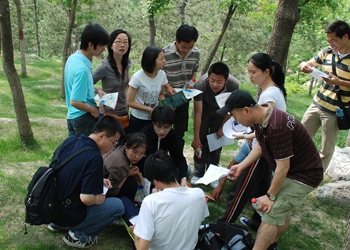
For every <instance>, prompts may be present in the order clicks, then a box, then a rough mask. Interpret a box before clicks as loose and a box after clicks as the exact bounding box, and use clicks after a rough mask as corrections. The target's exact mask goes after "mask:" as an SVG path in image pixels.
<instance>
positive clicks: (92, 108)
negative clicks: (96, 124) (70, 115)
mask: <svg viewBox="0 0 350 250" xmlns="http://www.w3.org/2000/svg"><path fill="white" fill-rule="evenodd" d="M70 104H71V105H72V106H73V107H74V108H76V109H79V110H82V111H85V112H87V113H91V115H92V116H93V117H94V118H97V117H98V116H99V115H100V111H99V110H98V107H96V106H91V105H89V104H87V103H85V102H79V101H73V100H71V101H70Z"/></svg>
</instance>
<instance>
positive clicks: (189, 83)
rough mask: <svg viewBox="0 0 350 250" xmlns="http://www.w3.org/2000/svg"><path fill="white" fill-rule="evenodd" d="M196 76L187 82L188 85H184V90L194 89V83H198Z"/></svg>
mask: <svg viewBox="0 0 350 250" xmlns="http://www.w3.org/2000/svg"><path fill="white" fill-rule="evenodd" d="M196 81H197V80H196V78H193V79H192V80H190V81H189V82H188V83H186V85H185V86H184V90H187V89H193V88H194V84H195V83H196Z"/></svg>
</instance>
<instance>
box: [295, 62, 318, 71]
mask: <svg viewBox="0 0 350 250" xmlns="http://www.w3.org/2000/svg"><path fill="white" fill-rule="evenodd" d="M299 67H300V70H301V71H302V72H304V73H307V74H308V73H311V72H312V69H311V68H312V67H315V65H314V64H313V63H312V61H308V62H301V63H300V65H299Z"/></svg>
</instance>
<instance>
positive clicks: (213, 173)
mask: <svg viewBox="0 0 350 250" xmlns="http://www.w3.org/2000/svg"><path fill="white" fill-rule="evenodd" d="M229 173H230V170H229V169H227V168H223V167H221V166H220V165H219V166H215V165H213V164H210V165H209V168H208V170H207V172H205V174H204V176H203V177H202V178H200V179H199V180H198V181H197V182H196V184H204V185H208V184H209V183H212V182H213V181H216V180H218V179H220V178H222V177H224V176H227V175H228V174H229Z"/></svg>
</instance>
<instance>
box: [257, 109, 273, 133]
mask: <svg viewBox="0 0 350 250" xmlns="http://www.w3.org/2000/svg"><path fill="white" fill-rule="evenodd" d="M261 106H262V107H267V110H266V113H265V116H264V120H263V123H262V124H261V125H259V126H260V127H261V128H266V127H267V125H268V124H269V119H270V116H271V114H272V111H273V107H272V106H271V104H269V103H265V104H261Z"/></svg>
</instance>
